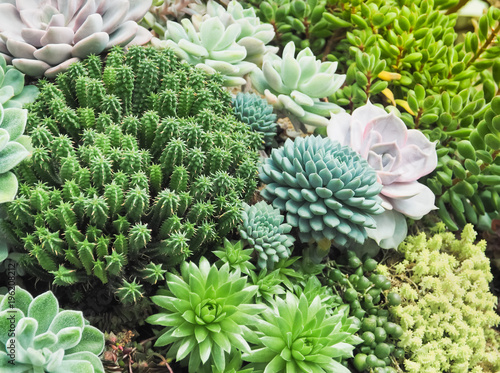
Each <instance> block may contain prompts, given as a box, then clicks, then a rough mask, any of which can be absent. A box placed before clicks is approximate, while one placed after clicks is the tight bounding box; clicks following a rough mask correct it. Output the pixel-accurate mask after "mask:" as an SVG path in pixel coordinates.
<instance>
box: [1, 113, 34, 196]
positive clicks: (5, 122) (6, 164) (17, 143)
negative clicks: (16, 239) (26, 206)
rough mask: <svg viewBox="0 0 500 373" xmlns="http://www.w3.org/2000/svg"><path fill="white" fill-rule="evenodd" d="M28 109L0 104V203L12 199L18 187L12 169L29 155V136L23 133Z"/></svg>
mask: <svg viewBox="0 0 500 373" xmlns="http://www.w3.org/2000/svg"><path fill="white" fill-rule="evenodd" d="M27 117H28V111H27V110H26V109H18V108H10V109H4V108H3V107H2V105H0V204H1V203H4V202H10V201H13V200H14V198H15V196H16V194H17V189H18V182H17V177H16V175H15V174H14V173H13V172H12V169H13V168H14V167H16V166H17V165H18V164H19V163H21V162H22V161H23V160H24V159H25V158H27V157H28V156H29V155H30V150H31V144H30V138H29V137H28V136H25V135H23V133H24V130H25V128H26V120H27Z"/></svg>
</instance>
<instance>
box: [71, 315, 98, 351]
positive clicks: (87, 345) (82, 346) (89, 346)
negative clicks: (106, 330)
mask: <svg viewBox="0 0 500 373" xmlns="http://www.w3.org/2000/svg"><path fill="white" fill-rule="evenodd" d="M63 312H64V311H63ZM103 349H104V334H103V333H102V332H101V331H100V330H99V329H97V328H94V327H93V326H90V325H85V327H84V328H83V332H82V338H81V339H80V342H79V343H78V344H77V345H76V346H75V347H73V348H71V349H69V350H67V351H66V353H67V354H73V353H76V352H90V353H93V354H95V355H100V354H101V352H102V350H103Z"/></svg>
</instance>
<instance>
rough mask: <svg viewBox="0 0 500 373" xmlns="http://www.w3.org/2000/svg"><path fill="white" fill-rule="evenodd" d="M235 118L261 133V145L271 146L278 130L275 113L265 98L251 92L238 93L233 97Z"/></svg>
mask: <svg viewBox="0 0 500 373" xmlns="http://www.w3.org/2000/svg"><path fill="white" fill-rule="evenodd" d="M233 112H234V115H235V116H236V118H238V119H239V120H240V121H242V122H244V123H246V124H248V125H249V126H250V128H251V129H252V130H253V131H256V132H259V133H261V134H262V135H263V146H272V145H273V143H274V138H275V137H276V133H277V130H278V125H277V123H276V114H274V113H273V107H272V106H271V105H269V104H268V103H267V101H266V100H264V99H262V98H260V97H259V96H258V95H256V94H253V93H241V92H240V93H238V94H237V95H236V97H235V98H233Z"/></svg>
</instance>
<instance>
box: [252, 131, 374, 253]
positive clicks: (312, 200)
mask: <svg viewBox="0 0 500 373" xmlns="http://www.w3.org/2000/svg"><path fill="white" fill-rule="evenodd" d="M259 172H260V173H259V176H260V179H261V180H262V181H263V182H264V183H266V184H267V185H266V187H265V189H264V190H262V191H261V195H262V196H263V197H264V198H265V199H266V200H268V201H270V202H272V204H273V206H274V207H275V208H279V209H280V210H282V211H285V212H286V221H287V223H288V224H290V225H291V226H293V227H298V228H299V238H300V239H301V241H303V242H307V241H309V240H310V239H314V240H315V241H317V242H319V241H321V240H323V239H324V238H326V239H328V240H335V243H336V244H338V245H340V246H342V245H345V244H346V243H347V242H348V241H349V240H354V241H356V242H358V243H363V242H364V240H365V238H366V237H367V234H366V228H376V226H375V220H374V219H373V217H372V215H376V214H380V213H382V211H383V208H382V206H381V205H380V203H381V202H382V201H381V199H380V197H379V196H378V194H379V192H380V190H381V189H382V185H380V184H379V183H378V182H377V175H376V173H375V171H374V170H373V169H372V168H371V167H370V166H369V165H368V163H367V162H366V160H364V159H363V158H361V157H360V156H359V154H357V153H356V152H355V151H353V150H352V149H350V148H349V147H348V146H341V145H340V144H339V143H338V142H334V141H332V140H330V139H328V138H322V137H320V136H308V137H305V138H297V139H295V141H293V142H292V141H291V140H290V139H289V140H287V141H286V142H285V144H284V146H283V147H281V148H279V149H273V151H272V153H271V157H270V158H268V159H266V161H265V164H264V165H262V166H261V167H260V169H259Z"/></svg>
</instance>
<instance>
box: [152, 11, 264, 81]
mask: <svg viewBox="0 0 500 373" xmlns="http://www.w3.org/2000/svg"><path fill="white" fill-rule="evenodd" d="M181 24H182V25H181ZM181 24H179V23H177V22H174V21H168V22H167V32H166V33H165V37H164V39H165V40H160V39H158V38H153V40H152V44H153V46H155V47H157V48H171V49H172V50H173V51H174V53H175V54H176V55H177V57H179V58H180V59H181V60H185V61H187V62H189V63H190V64H192V65H195V66H196V67H199V68H201V69H203V70H205V71H206V72H208V73H210V74H213V73H215V72H219V73H221V74H222V75H223V76H224V84H225V85H227V86H236V85H241V84H245V83H246V80H245V79H244V78H243V76H244V75H246V74H248V73H249V72H250V71H252V70H253V69H254V68H255V67H256V65H255V64H254V63H251V62H247V61H244V60H245V58H246V56H247V51H246V49H245V47H242V46H241V45H238V44H237V43H236V38H237V37H238V35H239V34H240V33H241V26H240V25H239V24H237V23H233V24H231V25H229V26H228V27H227V28H226V27H225V26H224V24H223V23H222V21H221V20H220V19H219V18H218V17H211V18H209V19H207V20H206V21H204V22H203V23H202V24H201V25H200V30H199V32H198V31H197V30H196V29H195V27H194V25H193V24H192V22H191V21H190V20H189V19H186V18H184V19H183V20H181Z"/></svg>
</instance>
